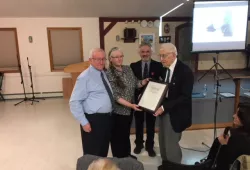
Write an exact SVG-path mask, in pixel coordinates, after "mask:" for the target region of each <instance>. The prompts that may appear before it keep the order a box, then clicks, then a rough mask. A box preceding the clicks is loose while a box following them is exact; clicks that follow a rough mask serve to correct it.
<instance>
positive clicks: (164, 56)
mask: <svg viewBox="0 0 250 170" xmlns="http://www.w3.org/2000/svg"><path fill="white" fill-rule="evenodd" d="M170 54H172V53H168V54H159V55H158V56H159V57H160V58H163V59H165V58H167V57H168V56H169V55H170Z"/></svg>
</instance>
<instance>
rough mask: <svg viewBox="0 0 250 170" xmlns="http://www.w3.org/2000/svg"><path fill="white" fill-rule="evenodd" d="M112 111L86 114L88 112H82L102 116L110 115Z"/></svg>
mask: <svg viewBox="0 0 250 170" xmlns="http://www.w3.org/2000/svg"><path fill="white" fill-rule="evenodd" d="M112 113H113V112H107V113H92V114H88V113H84V114H87V115H102V116H111V115H112Z"/></svg>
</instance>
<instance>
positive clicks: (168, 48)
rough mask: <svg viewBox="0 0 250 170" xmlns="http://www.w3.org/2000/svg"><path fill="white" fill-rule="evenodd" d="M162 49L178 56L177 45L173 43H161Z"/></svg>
mask: <svg viewBox="0 0 250 170" xmlns="http://www.w3.org/2000/svg"><path fill="white" fill-rule="evenodd" d="M160 49H163V50H164V51H166V52H170V53H174V54H175V55H176V56H177V54H178V53H177V49H176V47H175V45H174V44H172V43H164V44H161V48H160Z"/></svg>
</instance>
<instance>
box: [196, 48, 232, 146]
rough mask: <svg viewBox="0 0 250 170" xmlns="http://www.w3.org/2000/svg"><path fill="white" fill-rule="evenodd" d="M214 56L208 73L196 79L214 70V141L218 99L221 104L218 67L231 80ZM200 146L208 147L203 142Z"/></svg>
mask: <svg viewBox="0 0 250 170" xmlns="http://www.w3.org/2000/svg"><path fill="white" fill-rule="evenodd" d="M216 54H217V56H216V57H213V61H214V65H213V66H212V67H211V68H210V69H209V70H208V71H206V72H205V73H204V75H203V76H201V78H199V79H198V82H199V81H200V80H201V79H202V78H203V77H205V76H206V75H207V74H208V73H209V72H210V71H211V70H212V69H213V68H215V73H214V78H215V80H216V84H215V86H216V92H215V96H216V98H215V107H214V139H215V138H216V136H217V128H216V121H217V120H216V119H217V110H218V99H219V100H220V102H221V97H220V96H219V87H220V86H221V85H220V79H219V76H218V67H220V68H221V69H222V71H224V72H226V73H227V75H228V76H229V77H230V78H231V79H233V77H232V75H231V74H230V73H229V72H228V71H227V70H225V69H224V68H223V67H222V66H221V65H220V63H218V55H219V53H218V52H217V53H216ZM202 144H203V145H205V146H207V147H208V145H206V144H205V143H204V142H202Z"/></svg>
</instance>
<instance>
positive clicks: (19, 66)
mask: <svg viewBox="0 0 250 170" xmlns="http://www.w3.org/2000/svg"><path fill="white" fill-rule="evenodd" d="M17 58H19V57H17ZM18 61H19V63H18V68H19V72H20V77H21V84H22V85H23V93H24V99H23V100H22V101H20V102H18V103H16V104H14V106H17V105H19V104H20V103H22V102H26V101H32V100H31V99H30V98H28V97H27V95H26V91H25V87H24V81H23V72H22V68H21V62H20V60H19V59H18Z"/></svg>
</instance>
